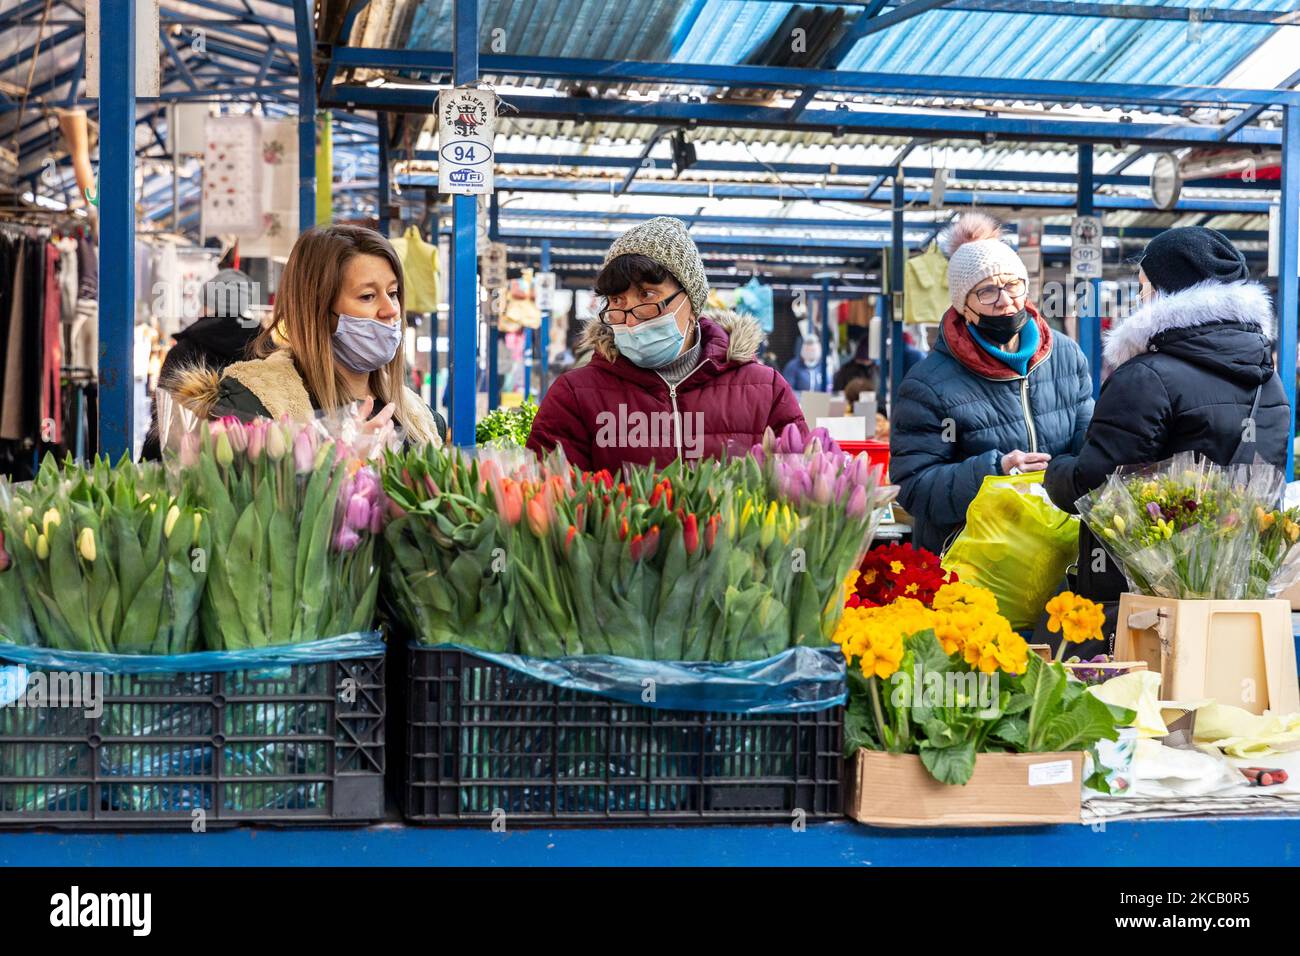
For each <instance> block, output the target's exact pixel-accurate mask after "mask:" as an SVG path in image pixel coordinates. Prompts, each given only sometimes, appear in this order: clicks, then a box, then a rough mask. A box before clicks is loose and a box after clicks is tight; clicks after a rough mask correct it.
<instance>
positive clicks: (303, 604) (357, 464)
mask: <svg viewBox="0 0 1300 956" xmlns="http://www.w3.org/2000/svg"><path fill="white" fill-rule="evenodd" d="M380 440H381V439H377V438H375V437H374V436H370V435H369V434H367V433H366V432H364V431H363V430H362V429H361V427H360V423H359V422H358V421H357V419H356V409H355V408H350V409H346V410H344V411H342V412H339V413H336V414H334V415H331V416H325V417H321V418H317V419H313V420H309V421H290V420H288V419H283V420H280V421H271V420H269V419H264V418H259V419H254V420H252V421H249V422H244V421H241V420H239V419H237V418H233V417H230V418H223V419H220V420H217V421H211V422H197V423H194V425H193V427H192V428H190V429H189V430H187V431H186V432H185V433H184V435H183V436H182V437H181V439H180V443H179V448H178V449H177V451H176V453H175V455H174V456H172V455H171V454H169V455H168V459H169V461H170V462H171V463H172V464H173V466H174V469H175V479H174V480H175V481H176V482H177V483H178V484H179V486H180V487H182V488H186V489H189V490H190V491H191V493H192V494H193V495H194V496H195V497H196V498H197V499H198V500H201V501H203V502H204V504H205V506H206V507H207V509H208V515H209V524H210V526H211V551H210V554H209V568H208V586H207V589H206V591H205V592H204V596H203V602H202V621H203V631H204V634H205V635H206V643H207V646H208V649H210V650H223V651H233V650H244V649H247V648H260V647H266V646H269V645H275V644H291V643H303V642H307V641H315V640H319V639H321V638H326V637H334V636H336V635H340V634H351V633H355V632H358V631H366V630H370V629H371V628H372V627H373V624H374V615H375V603H376V599H377V596H378V593H379V586H380V577H381V576H380V574H379V569H378V567H377V564H376V541H377V540H378V538H379V536H380V535H381V534H382V532H383V526H384V523H385V522H386V520H387V515H388V502H387V498H386V497H385V495H384V493H383V488H382V483H381V480H380V475H379V468H378V465H377V463H376V462H375V461H374V459H375V457H376V456H377V455H378V454H379V453H380V451H382V449H381V448H378V447H377V443H378V442H379V441H380Z"/></svg>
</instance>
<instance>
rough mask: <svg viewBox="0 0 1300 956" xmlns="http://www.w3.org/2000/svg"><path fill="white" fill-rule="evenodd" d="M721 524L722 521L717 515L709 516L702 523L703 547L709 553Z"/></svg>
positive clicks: (716, 538)
mask: <svg viewBox="0 0 1300 956" xmlns="http://www.w3.org/2000/svg"><path fill="white" fill-rule="evenodd" d="M721 523H722V519H721V518H719V517H718V516H717V515H709V520H708V521H706V522H705V523H704V546H705V547H706V548H708V549H709V550H710V551H712V550H713V545H714V543H715V542H716V541H717V540H718V526H719V525H720V524H721Z"/></svg>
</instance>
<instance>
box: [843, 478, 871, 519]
mask: <svg viewBox="0 0 1300 956" xmlns="http://www.w3.org/2000/svg"><path fill="white" fill-rule="evenodd" d="M844 511H845V514H847V515H848V516H849V517H850V518H853V519H857V518H861V517H862V516H863V515H865V514H866V513H867V489H866V488H863V487H862V486H861V485H855V486H854V488H853V491H851V492H850V493H849V500H848V503H847V504H846V505H845V506H844Z"/></svg>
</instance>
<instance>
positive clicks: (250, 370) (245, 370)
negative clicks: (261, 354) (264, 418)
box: [158, 349, 312, 419]
mask: <svg viewBox="0 0 1300 956" xmlns="http://www.w3.org/2000/svg"><path fill="white" fill-rule="evenodd" d="M223 378H227V379H233V380H234V381H235V382H237V383H238V384H239V385H240V386H242V387H243V388H245V389H247V390H248V391H249V392H252V393H253V395H255V396H256V397H257V399H258V401H260V402H261V403H262V405H263V406H264V407H265V408H266V410H267V411H268V412H269V413H270V415H271V417H272V418H280V417H281V416H282V415H288V416H289V417H290V418H295V419H297V418H310V417H311V416H312V404H311V395H309V394H308V392H307V386H306V385H305V384H303V380H302V376H301V375H299V374H298V368H297V366H296V365H295V364H294V361H293V354H292V353H291V352H290V351H289V350H288V349H277V350H276V351H274V352H272V353H271V354H270V355H268V356H267V357H266V358H264V359H254V360H252V361H248V362H235V363H234V364H232V365H228V366H226V368H225V370H224V372H219V371H216V370H215V369H212V368H209V367H208V366H206V365H191V366H189V367H187V368H182V369H180V370H178V371H176V372H174V373H172V374H170V375H168V376H167V378H166V380H164V381H162V382H159V383H158V384H159V387H161V388H165V389H167V391H169V392H171V394H172V395H173V396H174V397H175V398H176V399H177V400H178V401H179V402H180V403H181V404H182V405H184V406H185V407H186V408H188V409H190V411H192V412H194V413H195V414H197V415H200V416H202V417H204V418H211V417H213V415H214V414H220V413H221V412H222V409H220V408H218V403H219V401H220V394H221V380H222V379H223Z"/></svg>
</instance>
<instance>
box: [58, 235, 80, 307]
mask: <svg viewBox="0 0 1300 956" xmlns="http://www.w3.org/2000/svg"><path fill="white" fill-rule="evenodd" d="M59 305H60V312H59V318H60V319H61V320H62V321H63V322H71V321H72V320H73V319H74V318H76V315H77V240H76V239H73V238H72V237H71V236H64V237H63V238H62V239H60V240H59Z"/></svg>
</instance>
